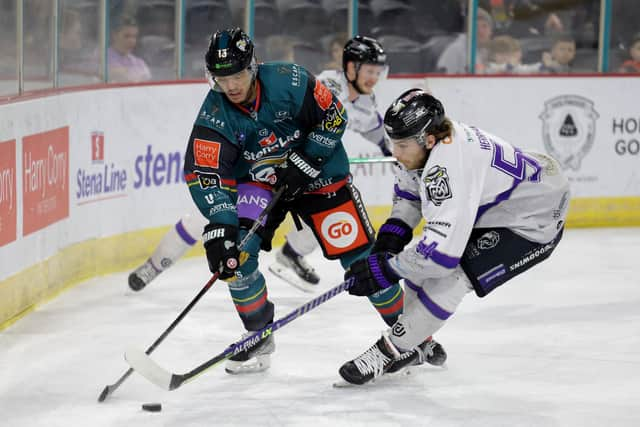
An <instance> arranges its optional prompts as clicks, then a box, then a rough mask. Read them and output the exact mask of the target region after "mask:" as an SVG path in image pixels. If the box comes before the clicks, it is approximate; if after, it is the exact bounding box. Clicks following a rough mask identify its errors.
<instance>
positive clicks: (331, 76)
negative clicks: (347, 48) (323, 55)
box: [317, 70, 384, 146]
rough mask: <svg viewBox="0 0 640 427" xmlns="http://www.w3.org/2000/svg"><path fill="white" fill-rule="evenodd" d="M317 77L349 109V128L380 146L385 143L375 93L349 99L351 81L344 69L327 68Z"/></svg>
mask: <svg viewBox="0 0 640 427" xmlns="http://www.w3.org/2000/svg"><path fill="white" fill-rule="evenodd" d="M317 78H318V80H320V81H322V83H323V84H324V85H325V86H326V87H328V88H329V90H330V91H331V92H333V94H334V95H335V96H336V97H337V98H338V99H339V100H340V102H342V104H343V105H344V107H345V108H346V109H347V115H348V117H349V120H348V121H347V129H348V130H351V131H353V132H357V133H359V134H361V135H362V136H363V137H364V138H365V139H367V140H368V141H371V142H373V143H374V144H376V145H378V146H381V144H384V129H383V127H382V116H381V115H380V113H379V112H378V104H377V103H376V97H375V95H374V94H371V95H359V96H358V97H357V98H356V99H355V100H354V101H349V83H348V82H347V79H346V77H345V76H344V73H343V72H342V71H338V70H325V71H323V72H322V73H320V74H319V75H318V77H317Z"/></svg>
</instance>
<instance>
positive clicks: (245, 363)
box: [224, 332, 276, 375]
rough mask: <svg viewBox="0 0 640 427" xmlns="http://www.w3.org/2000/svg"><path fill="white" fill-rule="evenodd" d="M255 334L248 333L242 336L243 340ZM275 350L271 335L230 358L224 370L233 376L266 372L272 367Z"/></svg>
mask: <svg viewBox="0 0 640 427" xmlns="http://www.w3.org/2000/svg"><path fill="white" fill-rule="evenodd" d="M253 333H254V332H246V333H244V334H243V335H242V338H246V337H248V336H249V335H251V334H253ZM275 350H276V343H275V341H274V339H273V335H269V336H268V337H267V338H264V339H262V340H260V341H259V342H258V343H257V344H255V345H254V346H253V347H251V348H250V349H248V350H244V351H241V352H240V353H238V354H236V355H235V356H232V357H230V358H229V359H228V360H227V363H226V365H225V368H224V370H225V371H226V372H227V373H228V374H232V375H237V374H248V373H254V372H262V371H266V370H267V369H269V367H270V366H271V353H273V352H274V351H275Z"/></svg>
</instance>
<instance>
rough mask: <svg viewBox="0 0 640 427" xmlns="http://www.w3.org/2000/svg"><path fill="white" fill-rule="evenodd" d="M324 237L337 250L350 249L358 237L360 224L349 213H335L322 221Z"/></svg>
mask: <svg viewBox="0 0 640 427" xmlns="http://www.w3.org/2000/svg"><path fill="white" fill-rule="evenodd" d="M321 231H322V235H323V236H324V238H325V239H327V241H328V242H329V243H331V244H332V245H333V246H335V247H336V248H346V247H349V246H350V245H351V244H352V243H353V242H355V240H356V237H358V223H357V222H356V220H355V218H354V217H353V216H352V215H351V214H349V213H347V212H334V213H332V214H330V215H327V217H326V218H325V219H324V221H322V225H321Z"/></svg>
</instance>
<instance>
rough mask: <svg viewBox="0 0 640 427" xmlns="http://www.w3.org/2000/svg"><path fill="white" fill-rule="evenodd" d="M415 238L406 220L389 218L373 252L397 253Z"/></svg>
mask: <svg viewBox="0 0 640 427" xmlns="http://www.w3.org/2000/svg"><path fill="white" fill-rule="evenodd" d="M412 238H413V230H412V229H411V227H409V226H408V225H407V224H406V223H405V222H404V221H402V220H400V219H397V218H389V219H388V220H387V221H386V222H385V223H384V224H382V227H380V230H378V237H377V238H376V241H375V243H374V244H373V249H371V253H372V254H377V253H380V252H389V253H391V254H393V255H397V254H399V253H400V252H402V250H403V249H404V247H405V246H407V245H408V244H409V242H410V241H411V239H412Z"/></svg>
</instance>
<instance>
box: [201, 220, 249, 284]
mask: <svg viewBox="0 0 640 427" xmlns="http://www.w3.org/2000/svg"><path fill="white" fill-rule="evenodd" d="M237 239H238V228H237V227H235V226H233V225H227V224H207V226H205V227H204V233H202V242H203V243H204V249H205V250H206V251H207V261H209V270H211V272H212V273H215V272H220V275H219V276H218V277H219V278H220V279H223V280H224V279H229V278H231V277H233V275H234V273H235V271H236V269H237V268H238V266H239V265H240V251H238V245H237V244H236V240H237Z"/></svg>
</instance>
